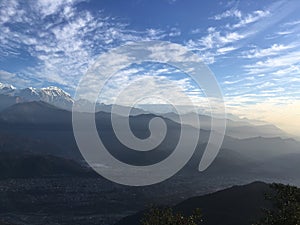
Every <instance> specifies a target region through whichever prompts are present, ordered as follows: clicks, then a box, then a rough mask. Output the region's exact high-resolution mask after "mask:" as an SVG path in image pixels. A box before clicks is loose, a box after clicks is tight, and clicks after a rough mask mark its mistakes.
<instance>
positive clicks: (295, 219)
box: [256, 184, 300, 225]
mask: <svg viewBox="0 0 300 225" xmlns="http://www.w3.org/2000/svg"><path fill="white" fill-rule="evenodd" d="M271 187H272V188H273V189H274V190H275V195H273V196H270V197H269V198H270V199H271V200H272V202H273V204H274V206H275V209H274V210H266V215H265V217H264V218H263V219H262V220H261V221H260V222H259V223H257V224H256V225H300V189H299V188H297V187H293V186H289V185H283V184H272V185H271Z"/></svg>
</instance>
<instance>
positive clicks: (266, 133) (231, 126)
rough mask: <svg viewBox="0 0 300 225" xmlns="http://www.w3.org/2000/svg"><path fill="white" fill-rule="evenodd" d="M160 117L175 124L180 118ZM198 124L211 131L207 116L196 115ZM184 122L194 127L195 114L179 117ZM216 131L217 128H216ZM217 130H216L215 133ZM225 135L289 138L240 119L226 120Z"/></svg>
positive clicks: (166, 115) (265, 127)
mask: <svg viewBox="0 0 300 225" xmlns="http://www.w3.org/2000/svg"><path fill="white" fill-rule="evenodd" d="M161 116H163V117H165V118H168V119H171V120H173V121H175V122H177V123H179V122H180V117H179V115H177V114H176V113H166V114H161ZM196 116H198V119H199V122H200V128H201V129H205V130H211V129H212V127H211V117H210V116H208V115H200V114H199V115H196ZM181 117H182V118H183V119H184V121H186V125H190V126H194V127H196V124H197V123H196V121H194V118H195V114H193V113H187V114H183V115H181ZM215 121H216V124H218V122H220V119H218V118H215ZM196 128H197V127H196ZM216 129H218V127H216ZM217 131H218V130H216V132H217ZM226 135H228V136H231V137H234V138H252V137H259V136H261V137H285V138H286V137H290V135H288V134H287V133H285V132H284V131H282V130H281V129H279V128H278V127H276V126H275V125H272V124H267V123H264V124H262V122H261V123H260V124H259V125H257V124H252V123H250V120H246V119H245V120H242V119H228V118H227V119H226Z"/></svg>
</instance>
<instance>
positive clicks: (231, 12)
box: [213, 9, 242, 20]
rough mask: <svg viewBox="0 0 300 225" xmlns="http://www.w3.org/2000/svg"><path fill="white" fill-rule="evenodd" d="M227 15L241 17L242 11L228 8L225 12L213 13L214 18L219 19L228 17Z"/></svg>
mask: <svg viewBox="0 0 300 225" xmlns="http://www.w3.org/2000/svg"><path fill="white" fill-rule="evenodd" d="M228 17H236V18H241V17H242V12H241V11H240V10H238V9H230V10H226V11H225V12H223V13H221V14H218V15H215V16H214V17H213V19H214V20H221V19H224V18H228Z"/></svg>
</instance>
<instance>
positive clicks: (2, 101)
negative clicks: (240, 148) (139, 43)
mask: <svg viewBox="0 0 300 225" xmlns="http://www.w3.org/2000/svg"><path fill="white" fill-rule="evenodd" d="M26 102H28V103H29V104H27V107H29V108H30V107H31V105H30V104H31V103H30V102H44V103H48V104H49V105H52V106H55V107H57V108H60V109H64V110H68V111H71V110H72V106H73V104H74V102H75V100H74V99H73V98H72V97H71V95H70V94H69V93H67V92H65V91H64V90H62V89H60V88H58V87H53V86H50V87H46V88H40V89H38V88H32V87H28V88H24V89H17V88H15V87H14V86H12V85H5V84H2V83H0V112H1V111H4V114H6V115H7V116H10V115H8V114H10V113H13V112H12V110H16V109H15V108H14V109H9V107H10V106H13V105H15V104H18V103H26ZM32 104H36V103H32ZM39 104H42V103H39ZM91 105H92V103H91V102H89V101H88V100H85V99H80V100H77V101H76V106H79V108H80V109H82V110H83V111H84V109H85V108H90V106H91ZM19 107H25V106H24V105H23V106H19ZM112 107H113V105H106V104H103V103H97V104H96V108H95V110H96V112H100V111H101V112H106V113H111V111H112ZM118 107H119V109H120V110H118V111H119V113H120V115H121V116H122V112H126V111H130V115H132V116H135V115H142V114H156V115H160V116H162V117H164V118H168V119H170V120H173V121H174V122H177V123H180V117H182V118H184V121H187V123H186V124H185V125H189V126H195V124H197V123H195V121H193V119H192V118H195V117H194V115H193V113H189V112H187V113H186V114H183V115H180V117H179V116H178V115H177V114H176V113H174V112H170V111H169V112H168V109H169V108H170V107H169V106H166V105H156V106H155V105H152V106H145V105H143V109H142V108H136V107H131V108H128V107H127V106H118ZM29 108H28V109H27V110H30V109H29ZM162 108H165V109H166V110H162V111H165V112H164V113H161V112H160V111H161V110H159V109H162ZM147 109H149V110H150V111H148V110H147ZM151 109H152V110H151ZM153 109H154V112H153ZM23 110H25V109H23ZM155 110H156V111H157V112H155ZM38 113H42V114H41V115H42V116H44V118H46V117H47V118H48V116H46V115H43V112H38ZM41 115H36V116H37V117H41ZM125 116H126V115H125ZM197 116H198V118H199V121H200V128H201V129H204V130H210V129H211V116H209V115H205V114H198V115H197ZM30 119H31V120H36V117H32V118H30ZM49 119H50V118H49ZM216 119H217V118H216ZM19 120H22V118H19ZM217 120H218V119H217ZM226 124H227V129H226V135H228V136H231V137H234V138H241V139H243V138H253V137H259V136H261V137H282V138H288V137H293V138H298V137H294V136H292V135H289V134H287V133H286V132H284V131H282V130H281V129H279V128H278V127H276V126H275V125H273V124H268V123H265V122H263V121H252V120H248V119H246V118H244V119H240V118H238V117H236V116H233V115H230V114H228V116H227V119H226ZM196 128H197V127H196Z"/></svg>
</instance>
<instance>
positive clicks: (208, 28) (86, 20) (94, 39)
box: [0, 0, 300, 135]
mask: <svg viewBox="0 0 300 225" xmlns="http://www.w3.org/2000/svg"><path fill="white" fill-rule="evenodd" d="M299 10H300V2H299V1H297V0H286V1H274V0H264V1H254V0H252V1H251V0H250V1H246V0H244V1H242V0H240V1H225V0H224V1H220V0H212V1H199V0H151V1H150V0H126V1H122V0H118V1H117V0H66V1H62V0H36V1H31V0H28V1H25V0H24V1H16V0H10V1H4V0H0V32H1V35H0V82H1V83H6V84H12V85H14V86H16V87H18V88H24V87H29V86H32V87H37V88H40V87H46V86H58V87H60V88H62V89H64V90H66V91H67V92H69V93H70V94H71V95H74V92H75V90H76V87H77V85H78V82H79V81H80V79H81V77H82V76H83V75H84V74H85V73H86V72H87V69H88V68H89V67H90V66H91V65H93V63H94V62H95V60H96V59H97V57H98V56H99V55H101V54H102V53H105V52H107V51H109V50H111V49H113V48H115V47H118V46H121V45H124V44H126V43H128V42H138V41H147V40H161V41H169V42H174V43H178V44H181V45H183V46H185V47H186V48H188V49H189V50H191V51H193V52H194V53H195V54H197V55H198V56H199V57H201V59H202V60H203V62H204V63H205V64H206V65H207V66H208V67H209V68H210V69H211V71H212V72H213V73H214V75H215V76H216V79H217V81H218V83H219V85H220V87H221V90H222V92H223V95H224V100H225V104H226V110H227V112H228V113H232V114H235V115H238V116H240V117H247V118H250V119H259V120H264V121H267V122H270V123H273V124H275V125H277V126H278V127H280V128H282V129H283V130H285V131H287V132H289V133H292V134H297V135H300V126H299V125H298V124H300V14H299ZM129 72H131V73H129ZM155 75H158V76H160V77H161V79H156V80H153V82H151V85H152V86H153V88H155V87H157V88H159V89H160V90H164V87H165V86H166V85H169V84H168V83H167V82H165V80H164V79H163V78H166V77H169V78H170V77H172V76H173V78H171V79H172V80H173V81H174V82H175V83H176V84H177V85H179V86H181V87H183V89H185V90H186V92H187V93H188V94H189V95H190V96H191V97H192V98H194V99H195V101H196V102H197V101H202V97H203V96H202V95H201V91H196V90H195V87H194V86H193V84H192V83H191V81H190V80H189V79H188V78H186V77H183V76H182V74H180V73H179V72H178V71H175V70H174V68H171V67H169V66H167V65H156V64H153V65H150V64H149V65H145V66H144V67H143V68H141V67H140V68H128V70H127V71H120V73H119V74H118V75H117V76H116V78H115V80H112V81H111V82H112V84H111V85H109V87H110V89H109V90H107V94H106V95H105V96H104V97H103V101H104V102H106V101H109V99H110V98H112V95H113V93H114V92H115V89H120V88H121V87H122V88H125V87H126V86H127V85H128V84H129V83H130V81H132V80H134V79H137V78H139V77H140V76H146V77H147V76H148V77H150V76H155ZM145 85H150V83H140V84H137V85H136V86H135V87H134V88H135V89H134V90H132V91H131V92H130V93H131V94H133V95H134V93H135V91H136V92H138V91H139V89H141V88H143V87H144V86H145Z"/></svg>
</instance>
